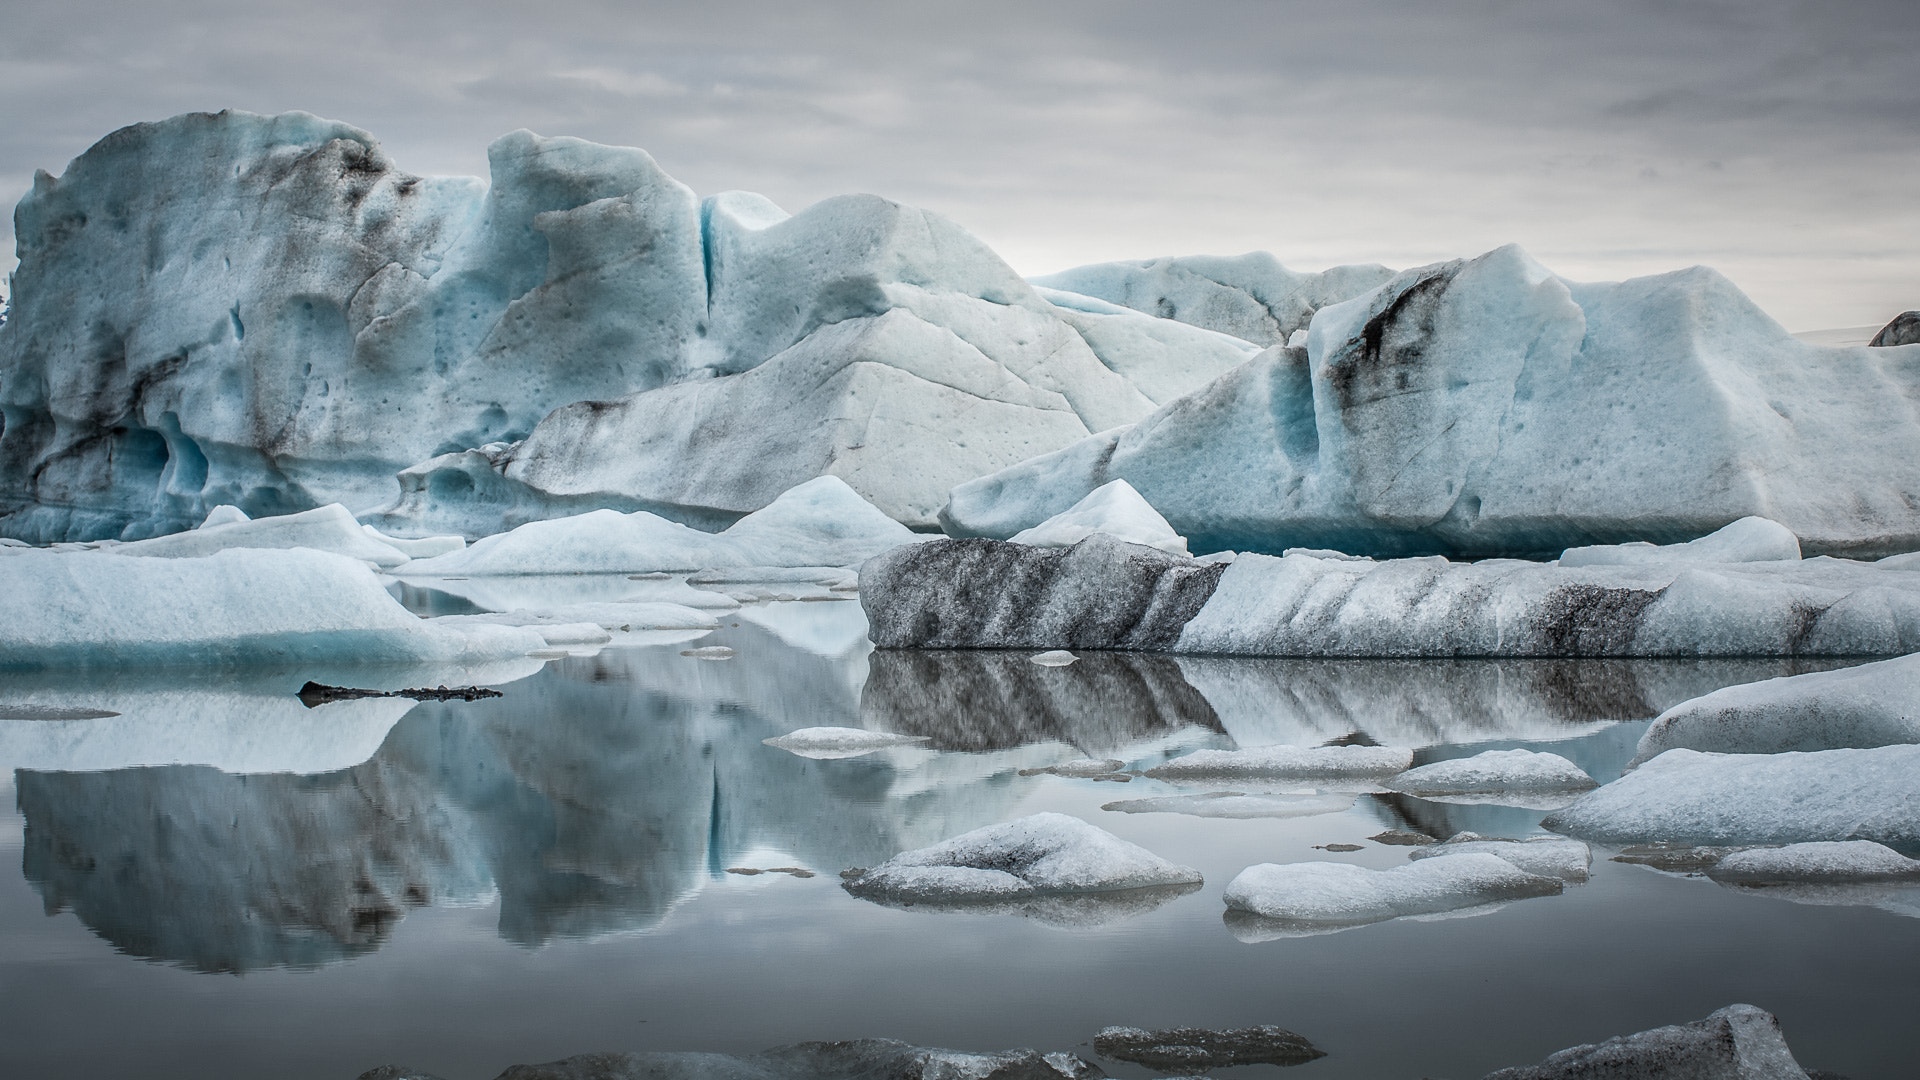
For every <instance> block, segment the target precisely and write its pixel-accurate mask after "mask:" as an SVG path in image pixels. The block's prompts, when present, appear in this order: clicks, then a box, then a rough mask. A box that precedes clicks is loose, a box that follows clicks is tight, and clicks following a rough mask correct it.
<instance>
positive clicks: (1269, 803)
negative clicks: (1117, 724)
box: [1100, 791, 1353, 818]
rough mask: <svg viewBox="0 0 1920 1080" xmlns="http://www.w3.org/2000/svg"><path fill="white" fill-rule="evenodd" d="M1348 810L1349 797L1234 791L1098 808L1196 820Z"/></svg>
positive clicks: (1128, 801)
mask: <svg viewBox="0 0 1920 1080" xmlns="http://www.w3.org/2000/svg"><path fill="white" fill-rule="evenodd" d="M1352 808H1353V796H1351V795H1247V794H1244V793H1242V792H1238V791H1209V792H1206V793H1204V794H1199V795H1161V796H1157V797H1153V798H1146V799H1122V800H1120V801H1119V802H1110V803H1107V804H1106V805H1105V806H1102V807H1101V808H1100V809H1102V810H1111V811H1113V812H1115V813H1120V814H1185V815H1187V816H1188V817H1199V818H1296V817H1317V816H1319V815H1321V814H1340V813H1345V812H1346V811H1348V810H1350V809H1352Z"/></svg>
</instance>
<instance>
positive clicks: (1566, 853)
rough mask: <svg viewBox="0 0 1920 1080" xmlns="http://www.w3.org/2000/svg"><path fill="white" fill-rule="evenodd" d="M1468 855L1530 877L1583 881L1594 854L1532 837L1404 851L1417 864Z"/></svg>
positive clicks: (1582, 847)
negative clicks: (1488, 857)
mask: <svg viewBox="0 0 1920 1080" xmlns="http://www.w3.org/2000/svg"><path fill="white" fill-rule="evenodd" d="M1469 835H1470V834H1469ZM1470 852H1480V853H1481V854H1485V855H1493V856H1496V857H1498V858H1501V859H1505V860H1506V861H1507V862H1510V863H1512V864H1513V865H1515V866H1517V867H1519V868H1520V869H1522V870H1525V871H1526V872H1527V873H1529V874H1539V875H1541V876H1542V877H1556V878H1559V879H1560V880H1561V881H1574V882H1578V881H1585V880H1587V875H1588V873H1589V871H1590V869H1591V868H1592V866H1593V852H1591V851H1589V850H1588V849H1587V845H1585V844H1583V843H1581V842H1580V841H1578V840H1566V839H1562V838H1561V837H1557V836H1535V837H1530V838H1528V839H1526V840H1477V839H1476V840H1449V841H1447V842H1446V843H1444V844H1435V845H1433V846H1432V847H1418V848H1415V849H1413V850H1412V851H1409V852H1407V858H1409V859H1413V860H1415V861H1418V860H1420V859H1431V858H1435V857H1437V856H1441V855H1465V854H1468V853H1470Z"/></svg>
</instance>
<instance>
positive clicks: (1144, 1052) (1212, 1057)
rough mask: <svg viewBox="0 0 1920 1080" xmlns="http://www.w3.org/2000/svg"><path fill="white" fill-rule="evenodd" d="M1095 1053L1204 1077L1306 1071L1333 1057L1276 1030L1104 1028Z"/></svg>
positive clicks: (1096, 1039) (1302, 1039)
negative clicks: (1265, 1068) (1256, 1069)
mask: <svg viewBox="0 0 1920 1080" xmlns="http://www.w3.org/2000/svg"><path fill="white" fill-rule="evenodd" d="M1093 1049H1094V1051H1095V1052H1096V1053H1098V1054H1099V1055H1100V1056H1101V1057H1106V1058H1113V1059H1114V1060H1116V1061H1130V1062H1133V1063H1134V1064H1135V1065H1145V1066H1146V1067H1147V1068H1149V1069H1153V1070H1155V1071H1158V1072H1175V1071H1179V1072H1202V1071H1205V1070H1208V1069H1228V1068H1232V1067H1234V1066H1236V1065H1282V1066H1285V1065H1304V1064H1306V1063H1307V1062H1309V1061H1312V1060H1313V1059H1315V1058H1323V1057H1326V1056H1327V1055H1326V1052H1325V1051H1323V1050H1319V1049H1316V1048H1315V1047H1314V1045H1313V1044H1312V1043H1310V1042H1308V1041H1307V1039H1306V1036H1304V1035H1299V1034H1296V1033H1294V1032H1291V1031H1288V1030H1287V1029H1286V1028H1283V1027H1277V1026H1275V1025H1273V1024H1262V1025H1261V1026H1259V1027H1251V1028H1232V1029H1229V1030H1225V1031H1212V1030H1208V1029H1204V1028H1174V1029H1173V1030H1171V1031H1143V1030H1141V1029H1140V1028H1132V1027H1110V1028H1102V1029H1101V1030H1100V1032H1099V1034H1097V1035H1095V1036H1094V1037H1093Z"/></svg>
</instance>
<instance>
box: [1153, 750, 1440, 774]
mask: <svg viewBox="0 0 1920 1080" xmlns="http://www.w3.org/2000/svg"><path fill="white" fill-rule="evenodd" d="M1412 764H1413V751H1412V750H1410V749H1407V748H1406V747H1397V746H1261V747H1255V748H1253V749H1250V750H1196V751H1194V752H1193V753H1191V754H1186V755H1184V756H1181V757H1177V758H1174V759H1173V760H1172V761H1169V762H1167V763H1165V764H1163V765H1158V766H1155V767H1154V768H1151V769H1148V770H1147V775H1148V776H1150V777H1153V778H1154V779H1156V780H1181V781H1214V780H1235V779H1238V780H1327V781H1334V780H1367V781H1378V780H1383V779H1385V778H1386V777H1389V776H1393V775H1396V774H1398V773H1402V772H1405V771H1406V770H1407V767H1408V766H1409V765H1412Z"/></svg>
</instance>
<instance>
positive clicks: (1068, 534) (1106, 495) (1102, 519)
mask: <svg viewBox="0 0 1920 1080" xmlns="http://www.w3.org/2000/svg"><path fill="white" fill-rule="evenodd" d="M1094 533H1104V534H1105V535H1107V536H1111V537H1113V538H1114V539H1115V540H1121V541H1125V542H1126V543H1129V544H1140V545H1143V546H1145V547H1150V548H1158V549H1159V550H1161V551H1166V552H1171V553H1172V554H1175V555H1186V554H1188V551H1187V540H1186V537H1184V536H1181V535H1180V534H1178V533H1176V532H1174V531H1173V528H1172V526H1170V525H1168V524H1167V519H1166V518H1163V517H1161V516H1160V514H1159V513H1158V512H1157V511H1155V510H1154V508H1153V507H1151V506H1149V505H1147V500H1145V499H1143V498H1141V497H1140V493H1139V492H1137V491H1135V490H1133V485H1132V484H1129V483H1127V482H1126V481H1125V480H1114V481H1112V482H1110V483H1107V484H1103V485H1101V486H1100V487H1098V488H1095V489H1094V490H1093V491H1091V492H1089V493H1088V495H1087V497H1086V498H1084V499H1081V500H1080V501H1079V502H1077V503H1074V504H1073V506H1072V507H1070V508H1069V509H1067V510H1064V511H1061V512H1060V513H1058V514H1055V515H1054V516H1052V517H1050V518H1048V519H1047V520H1045V521H1043V522H1041V523H1040V524H1038V525H1035V526H1034V527H1033V528H1031V529H1027V530H1024V531H1022V532H1017V533H1015V534H1013V536H1012V537H1011V539H1012V542H1013V543H1016V544H1026V545H1029V546H1031V547H1072V546H1073V545H1075V544H1077V543H1079V542H1080V541H1082V540H1085V539H1086V538H1087V537H1089V536H1092V535H1093V534H1094Z"/></svg>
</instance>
